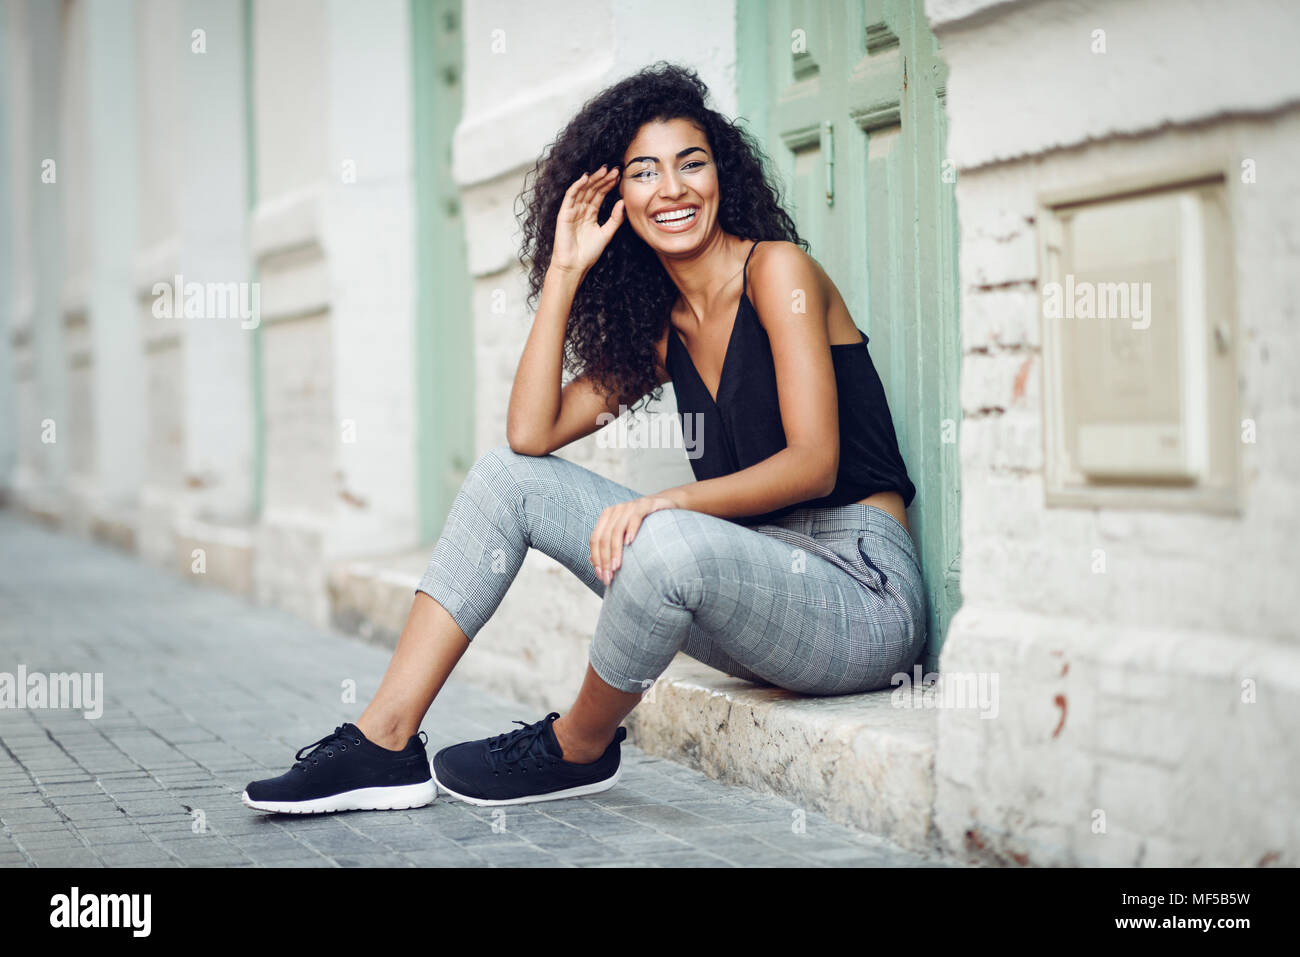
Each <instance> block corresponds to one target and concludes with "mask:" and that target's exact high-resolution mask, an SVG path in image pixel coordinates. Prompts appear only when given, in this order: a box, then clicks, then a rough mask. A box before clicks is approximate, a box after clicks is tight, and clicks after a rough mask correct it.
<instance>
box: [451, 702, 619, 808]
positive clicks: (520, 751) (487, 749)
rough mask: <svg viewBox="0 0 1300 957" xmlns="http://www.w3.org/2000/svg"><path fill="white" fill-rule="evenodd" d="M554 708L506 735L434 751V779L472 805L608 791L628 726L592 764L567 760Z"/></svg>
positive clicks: (553, 798)
mask: <svg viewBox="0 0 1300 957" xmlns="http://www.w3.org/2000/svg"><path fill="white" fill-rule="evenodd" d="M558 717H559V714H557V713H556V712H554V711H552V712H551V713H550V714H548V715H547V716H546V717H545V718H543V719H542V720H541V721H538V722H536V723H535V724H525V723H524V722H523V721H515V724H521V725H523V727H522V728H517V729H516V730H514V731H511V732H509V733H507V734H498V735H496V736H495V737H491V738H484V739H482V740H479V741H466V742H464V743H463V744H453V745H451V746H450V747H446V748H443V749H442V750H441V751H439V752H438V753H437V754H435V755H434V756H433V779H434V781H435V782H437V785H438V787H440V788H442V790H444V791H446V792H447V793H448V794H450V795H451V796H452V797H458V798H460V799H461V800H462V801H468V802H469V803H470V804H477V805H480V806H483V805H496V804H529V803H532V802H533V801H556V800H559V799H560V798H569V797H581V796H582V795H584V794H598V793H600V792H601V791H608V790H609V789H610V788H612V787H613V786H614V785H615V784H617V783H618V776H619V771H620V768H619V743H620V742H621V741H622V740H623V739H624V738H626V737H627V728H619V729H618V730H617V731H615V732H614V740H613V741H611V742H610V744H609V747H608V748H606V749H605V753H604V754H602V755H601V756H600V758H599V759H598V760H596V761H594V762H592V763H591V764H574V763H572V762H570V761H565V760H564V750H563V749H562V748H561V747H560V742H559V741H558V740H556V737H555V732H554V730H552V728H551V725H552V723H554V721H555V719H556V718H558Z"/></svg>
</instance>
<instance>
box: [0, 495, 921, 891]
mask: <svg viewBox="0 0 1300 957" xmlns="http://www.w3.org/2000/svg"><path fill="white" fill-rule="evenodd" d="M469 654H473V649H471V650H470V652H469ZM388 656H389V653H388V652H387V651H385V650H384V649H382V648H377V647H374V646H371V645H367V644H365V643H363V642H361V641H359V640H356V639H352V638H349V637H347V636H344V635H340V634H337V633H333V632H330V631H325V630H321V629H318V628H315V627H312V626H310V625H308V624H305V623H304V622H303V621H301V620H299V619H296V618H294V617H292V616H291V615H289V614H287V613H284V612H280V611H276V610H272V609H267V608H261V607H258V606H255V605H253V604H251V603H249V602H246V601H245V600H243V599H242V598H240V597H238V596H235V595H232V594H230V593H227V592H224V591H221V590H220V589H217V588H211V587H205V586H203V585H201V584H197V583H195V582H193V581H189V580H187V579H185V578H183V577H181V576H179V575H174V574H171V573H168V572H166V571H163V570H159V569H155V568H153V567H151V566H149V565H146V564H144V563H143V562H141V561H139V560H138V559H136V558H134V557H132V556H130V555H127V554H125V553H122V552H120V551H116V550H114V549H111V548H109V547H106V546H103V545H100V544H97V543H94V542H90V541H86V540H83V539H80V538H76V537H74V536H71V535H68V534H64V533H60V532H55V531H52V530H50V529H47V528H45V527H44V526H41V525H39V524H36V523H34V522H32V521H30V520H28V519H27V518H25V517H23V516H19V515H16V514H15V513H14V512H12V511H8V510H0V673H8V674H10V675H15V676H16V675H17V674H18V668H19V666H20V665H21V666H25V668H26V671H27V673H28V674H29V675H30V674H33V673H37V672H40V673H44V674H47V675H48V674H50V673H52V672H54V673H58V672H79V673H89V674H92V675H93V674H95V673H102V674H103V696H102V702H101V704H102V711H103V713H102V716H101V717H98V718H95V719H87V718H86V717H85V716H84V712H83V711H81V710H72V709H62V710H60V709H55V708H49V707H45V708H32V707H28V708H21V709H20V708H16V707H7V708H0V867H31V866H38V867H41V866H74V867H79V866H87V867H98V866H104V865H107V866H110V867H118V866H169V867H175V866H195V865H197V866H267V867H356V866H361V867H365V866H386V867H387V866H434V867H484V866H498V867H549V866H557V867H567V866H596V867H601V866H617V867H638V866H639V867H697V866H698V867H731V866H775V867H784V866H945V865H944V862H942V861H938V860H926V859H924V858H920V857H918V856H916V855H914V854H911V853H909V852H907V851H905V850H902V849H900V848H898V847H896V846H894V845H892V844H890V843H888V842H886V841H883V840H880V839H878V838H875V837H873V836H870V835H866V834H862V833H860V832H858V831H855V830H852V829H849V828H845V827H842V826H840V825H838V824H835V823H833V822H831V821H829V820H828V819H826V818H825V817H824V816H823V815H821V814H817V813H814V812H807V813H804V812H803V811H802V810H801V809H800V808H798V807H796V806H795V805H794V804H792V803H790V802H789V801H786V800H783V799H781V798H776V797H771V796H767V795H760V794H757V793H755V792H753V791H750V790H748V789H746V788H740V787H734V786H729V785H725V784H721V783H718V782H716V781H713V780H711V779H709V778H708V777H706V776H704V775H702V774H700V773H698V772H695V771H693V770H690V769H688V768H685V767H683V766H681V765H678V764H675V763H673V762H671V761H666V760H664V759H661V758H657V757H654V756H652V755H648V754H645V753H643V752H642V751H640V750H639V749H637V748H634V747H629V746H628V745H626V744H625V745H624V746H623V762H624V772H623V777H622V778H621V780H620V782H619V784H618V785H617V786H616V787H614V788H612V789H611V790H609V791H606V792H604V793H603V794H599V795H596V796H594V797H592V798H571V799H568V800H563V801H552V802H545V803H542V804H532V805H524V806H522V807H518V808H514V807H512V808H504V809H494V808H476V807H472V806H471V805H468V804H465V803H463V802H460V801H457V800H455V799H453V798H448V797H446V796H445V795H440V796H439V797H438V799H437V800H436V801H435V802H434V803H433V804H432V805H430V806H428V807H424V808H419V809H417V810H412V811H375V812H350V813H346V814H333V815H323V816H307V817H297V816H291V815H268V814H262V813H259V812H256V811H252V810H250V809H248V808H246V807H244V806H243V805H242V804H241V803H240V800H239V795H240V792H241V791H242V790H243V788H244V786H245V785H246V784H247V783H248V782H249V781H250V780H254V779H256V778H263V777H272V776H274V775H278V774H280V773H282V772H283V771H285V770H287V768H288V767H289V765H290V764H291V763H292V762H293V755H294V752H295V751H297V750H298V749H299V748H301V747H303V746H304V745H306V744H308V743H309V742H312V741H315V740H317V739H318V738H320V737H322V736H324V735H325V734H328V733H329V732H330V731H331V730H332V729H333V728H334V727H335V726H336V725H338V724H341V723H342V722H344V721H350V720H355V718H356V717H357V716H358V715H359V714H360V712H361V710H362V708H363V707H364V705H365V702H366V701H368V700H369V697H370V695H371V694H372V693H373V691H374V689H375V688H376V687H377V686H378V684H379V679H380V677H381V676H382V675H383V671H384V668H385V666H386V665H387V663H388ZM3 680H4V679H3V678H2V677H0V681H3ZM347 681H355V683H356V685H355V687H356V701H357V704H345V703H343V700H342V696H343V688H344V683H345V682H347ZM568 704H569V702H556V706H557V707H556V710H560V711H561V712H563V710H564V707H567V705H568ZM533 710H534V709H529V708H524V707H522V706H519V705H517V704H513V703H511V702H510V701H506V700H502V699H500V698H497V697H494V696H492V695H489V694H485V693H483V692H481V691H479V690H477V689H475V688H473V687H472V686H469V685H466V684H464V683H463V682H457V681H456V680H455V677H454V676H453V678H452V680H451V681H450V682H448V684H447V686H446V687H445V688H444V690H443V692H442V693H441V694H440V695H439V697H438V700H437V701H435V702H434V705H433V707H432V708H431V709H430V711H429V714H428V716H427V717H426V718H425V720H424V724H423V728H424V730H425V731H426V732H427V733H428V735H429V744H428V747H429V753H430V754H432V753H433V752H434V751H436V750H437V749H438V748H441V747H443V746H444V745H447V744H453V743H456V742H458V741H464V740H468V739H470V738H481V737H486V736H487V735H489V734H497V733H500V732H502V731H508V730H510V729H512V728H514V727H517V725H514V724H512V723H511V722H512V721H513V720H515V719H519V720H524V721H530V722H531V721H536V720H537V719H538V718H539V717H541V715H538V714H534V713H533ZM503 811H504V814H503V813H502V812H503ZM494 812H496V813H495V814H494ZM801 823H802V827H800V824H801Z"/></svg>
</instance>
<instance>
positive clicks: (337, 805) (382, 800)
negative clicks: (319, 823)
mask: <svg viewBox="0 0 1300 957" xmlns="http://www.w3.org/2000/svg"><path fill="white" fill-rule="evenodd" d="M437 796H438V785H437V784H435V783H434V781H433V779H432V778H430V779H429V780H428V781H424V782H423V783H421V784H402V785H397V786H394V787H387V788H357V789H356V790H355V791H341V792H339V793H338V794H330V795H327V796H326V797H320V798H313V799H312V800H310V801H254V800H253V799H252V798H250V797H249V796H248V792H247V791H245V792H244V793H243V796H242V800H243V802H244V804H246V805H247V806H248V807H251V808H252V809H253V810H255V811H272V812H274V813H277V814H328V813H329V812H331V811H401V810H404V809H406V808H415V807H424V806H425V805H426V804H432V803H433V800H434V799H435V798H436V797H437Z"/></svg>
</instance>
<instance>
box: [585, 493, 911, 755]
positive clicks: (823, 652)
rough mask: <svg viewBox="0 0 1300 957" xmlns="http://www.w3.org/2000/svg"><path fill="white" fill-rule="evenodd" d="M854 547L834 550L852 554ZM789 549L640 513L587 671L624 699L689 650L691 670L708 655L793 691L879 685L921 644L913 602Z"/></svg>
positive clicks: (738, 532)
mask: <svg viewBox="0 0 1300 957" xmlns="http://www.w3.org/2000/svg"><path fill="white" fill-rule="evenodd" d="M853 540H854V539H853V537H852V536H851V535H850V536H848V537H847V538H846V537H844V536H840V537H839V539H838V542H840V543H844V542H847V543H848V544H847V548H850V549H851V548H853V545H852V542H853ZM799 543H800V540H799V539H798V538H796V537H794V536H790V537H789V539H788V540H786V539H782V538H781V537H779V536H778V535H774V534H765V533H763V532H759V531H757V530H755V529H752V528H746V527H744V526H741V525H738V524H736V523H734V522H728V521H726V520H723V519H719V518H716V517H714V516H710V515H704V514H702V513H699V512H691V511H687V510H682V509H666V510H664V511H660V512H653V513H651V514H650V515H647V516H646V518H645V519H644V521H643V522H642V524H641V528H640V530H639V531H638V532H637V536H636V538H635V539H634V540H633V541H632V543H631V544H630V545H628V546H627V547H626V548H625V549H624V553H623V563H622V567H621V568H620V569H619V570H618V572H616V573H615V575H614V580H613V582H612V583H611V584H610V586H609V589H608V590H607V593H606V595H605V600H604V602H603V604H602V607H601V612H600V618H599V619H598V621H597V626H596V635H595V638H594V640H593V641H592V646H591V661H592V665H593V667H594V669H595V671H596V673H597V674H598V675H599V676H600V678H601V679H602V680H603V681H604V682H606V683H607V684H608V685H610V686H611V687H613V688H616V689H619V690H622V691H632V690H635V689H638V688H640V689H644V688H647V687H649V685H650V684H651V683H652V682H653V681H654V679H655V678H656V677H657V676H658V675H659V674H660V673H662V671H663V670H664V669H665V668H666V667H667V666H668V664H669V663H670V662H671V661H672V658H673V656H674V655H675V654H676V653H677V652H678V651H679V650H686V642H687V641H690V642H692V646H691V647H692V654H693V655H694V656H695V657H700V658H701V660H707V659H708V657H709V656H710V655H713V656H715V657H716V658H718V659H723V664H724V670H725V663H728V662H729V663H731V664H734V665H739V666H740V668H741V669H743V670H744V671H746V672H748V673H752V674H754V675H757V676H759V677H761V678H762V679H763V680H765V681H769V682H771V683H772V684H775V685H779V686H780V687H783V688H787V689H789V690H792V691H799V692H803V693H807V694H818V695H824V694H844V693H849V692H856V691H865V690H870V689H874V688H879V687H885V686H887V685H888V683H889V680H890V677H891V676H892V675H893V674H894V673H896V672H897V671H899V670H903V669H905V668H907V667H908V666H910V664H911V663H912V662H913V661H914V660H915V657H916V655H917V654H918V653H919V652H920V650H921V647H922V646H923V644H924V639H925V632H924V616H923V615H921V616H918V615H917V612H916V607H915V603H914V602H913V600H912V595H911V592H910V591H908V592H907V593H906V594H905V595H901V596H900V595H895V594H894V593H893V592H892V591H891V590H890V589H889V588H886V587H884V586H883V584H882V585H881V587H879V588H873V587H868V586H866V585H864V584H863V583H862V582H860V581H859V580H858V579H856V578H855V577H854V576H853V575H851V574H849V572H847V571H846V570H845V569H844V568H843V567H840V566H839V565H838V564H836V563H834V562H832V561H830V560H828V559H827V558H825V557H823V556H822V555H819V554H817V553H816V552H815V551H814V550H812V548H811V547H807V548H801V547H799ZM805 544H808V543H807V542H805ZM814 544H815V543H814ZM820 547H822V548H826V549H827V550H829V551H831V552H834V553H835V554H840V553H839V552H835V551H834V550H835V548H840V547H845V546H844V545H842V544H836V545H835V546H833V547H832V546H826V545H825V543H823V545H822V546H820ZM862 567H863V568H865V567H867V566H866V563H863V566H862ZM883 580H884V578H883V576H882V577H881V579H880V581H881V582H883ZM891 587H893V588H897V587H898V584H897V583H896V582H891ZM900 598H901V599H902V600H900ZM733 673H734V672H733ZM610 733H612V729H610Z"/></svg>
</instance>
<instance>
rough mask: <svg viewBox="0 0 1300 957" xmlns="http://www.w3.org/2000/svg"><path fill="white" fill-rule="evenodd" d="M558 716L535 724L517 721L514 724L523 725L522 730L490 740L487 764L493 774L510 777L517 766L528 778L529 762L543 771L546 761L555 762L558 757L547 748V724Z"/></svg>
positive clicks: (555, 714)
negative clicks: (508, 775) (530, 760)
mask: <svg viewBox="0 0 1300 957" xmlns="http://www.w3.org/2000/svg"><path fill="white" fill-rule="evenodd" d="M559 716H560V715H559V713H558V712H555V711H552V712H551V713H550V714H548V715H547V716H546V717H545V718H543V719H542V720H541V721H536V722H534V723H533V724H528V723H527V722H526V721H520V720H519V719H517V718H516V719H515V721H514V723H515V724H521V725H523V727H522V728H519V729H517V730H515V731H507V732H506V733H505V734H498V735H497V736H496V737H494V738H489V739H488V742H487V749H488V762H489V764H491V766H492V773H493V774H500V773H501V772H502V771H505V772H506V773H507V774H510V773H512V772H513V770H514V766H516V765H518V766H520V767H521V770H522V771H523V772H524V773H525V774H527V773H528V768H527V762H528V760H529V759H530V758H531V759H532V761H533V766H534V768H535V769H537V770H540V769H541V768H542V767H543V763H542V762H543V761H555V760H556V757H555V755H553V754H551V752H550V751H548V750H547V748H546V722H547V721H548V720H549V719H552V718H558V717H559Z"/></svg>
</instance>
